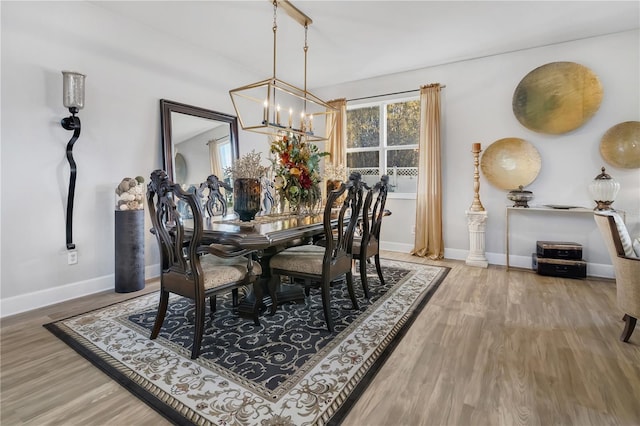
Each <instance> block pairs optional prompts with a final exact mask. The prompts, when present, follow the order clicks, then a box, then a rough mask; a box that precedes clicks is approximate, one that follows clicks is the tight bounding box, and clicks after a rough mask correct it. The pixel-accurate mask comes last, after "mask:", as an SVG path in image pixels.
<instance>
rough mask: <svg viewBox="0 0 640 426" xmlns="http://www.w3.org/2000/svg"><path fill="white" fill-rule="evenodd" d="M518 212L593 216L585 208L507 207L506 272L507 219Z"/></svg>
mask: <svg viewBox="0 0 640 426" xmlns="http://www.w3.org/2000/svg"><path fill="white" fill-rule="evenodd" d="M514 211H515V212H518V213H524V214H526V213H533V214H560V215H583V214H590V215H593V209H588V208H585V207H562V208H559V207H557V208H553V207H547V206H531V207H513V206H507V209H506V220H505V226H506V232H505V235H506V258H507V270H509V235H510V234H509V232H510V227H509V218H510V215H511V213H513V212H514ZM619 213H621V214H622V215H623V219H624V213H623V212H619ZM594 226H595V222H594Z"/></svg>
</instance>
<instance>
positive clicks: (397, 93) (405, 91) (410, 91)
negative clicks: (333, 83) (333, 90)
mask: <svg viewBox="0 0 640 426" xmlns="http://www.w3.org/2000/svg"><path fill="white" fill-rule="evenodd" d="M428 86H432V85H431V84H427V85H426V87H428ZM445 87H447V86H446V85H442V86H440V88H441V89H444V88H445ZM419 91H420V89H413V90H404V91H402V92H393V93H384V94H382V95H372V96H363V97H362V98H353V99H347V102H351V101H361V100H363V99H373V98H381V97H383V96H391V95H402V94H404V93H413V92H419Z"/></svg>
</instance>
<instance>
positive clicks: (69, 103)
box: [60, 71, 86, 250]
mask: <svg viewBox="0 0 640 426" xmlns="http://www.w3.org/2000/svg"><path fill="white" fill-rule="evenodd" d="M85 77H86V76H85V75H84V74H80V73H77V72H73V71H62V103H63V104H64V106H65V108H69V112H70V113H71V116H70V117H67V118H63V119H62V121H61V122H60V124H62V127H64V128H65V129H66V130H73V136H72V137H71V139H70V140H69V143H68V144H67V160H68V161H69V167H70V169H71V176H70V177H69V196H68V198H67V250H73V249H75V248H76V245H75V244H74V243H73V232H72V229H73V198H74V195H75V192H76V162H75V161H74V159H73V144H75V143H76V141H77V140H78V137H79V136H80V119H79V118H78V117H76V114H77V113H78V111H80V110H81V109H82V108H83V107H84V78H85Z"/></svg>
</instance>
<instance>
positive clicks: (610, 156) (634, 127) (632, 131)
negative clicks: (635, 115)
mask: <svg viewBox="0 0 640 426" xmlns="http://www.w3.org/2000/svg"><path fill="white" fill-rule="evenodd" d="M600 155H602V158H604V161H606V162H607V163H609V164H611V165H612V166H614V167H620V168H621V169H637V168H640V121H625V122H623V123H619V124H616V125H615V126H613V127H611V128H610V129H609V130H607V132H606V133H605V134H604V136H603V137H602V140H601V141H600Z"/></svg>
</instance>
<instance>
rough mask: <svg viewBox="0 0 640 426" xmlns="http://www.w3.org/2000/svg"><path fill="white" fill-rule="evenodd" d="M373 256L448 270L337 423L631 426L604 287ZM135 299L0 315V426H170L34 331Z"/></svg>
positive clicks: (627, 380) (608, 289) (634, 349)
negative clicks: (410, 325)
mask: <svg viewBox="0 0 640 426" xmlns="http://www.w3.org/2000/svg"><path fill="white" fill-rule="evenodd" d="M384 256H385V257H393V258H397V259H399V260H408V261H413V262H422V263H431V264H439V265H446V266H450V267H451V268H452V269H451V272H450V273H449V275H448V277H447V278H446V280H445V282H444V283H443V284H442V285H441V287H440V288H439V289H438V291H437V292H436V293H435V295H434V296H433V298H432V299H431V301H430V302H429V304H428V305H427V306H426V308H425V309H424V310H423V311H422V313H421V314H420V315H419V317H418V318H417V319H416V321H415V323H414V324H413V326H412V327H411V329H410V330H409V332H408V333H407V334H406V336H405V337H404V339H403V340H402V342H401V343H400V344H399V345H398V347H397V348H396V350H395V351H394V352H393V354H392V355H391V357H390V358H389V359H388V360H387V362H386V363H385V365H384V366H383V368H382V369H381V370H380V371H379V373H378V375H377V376H376V377H375V379H374V380H373V382H372V383H371V385H370V386H369V387H368V388H367V390H366V391H365V393H364V394H363V395H362V397H361V398H360V399H359V400H358V402H357V403H356V405H355V406H354V408H353V409H352V410H351V412H350V413H349V415H348V417H347V418H346V420H345V421H344V423H343V424H344V425H358V426H360V425H394V426H395V425H430V426H431V425H520V424H526V425H557V424H563V425H583V426H586V425H610V424H611V425H614V424H615V425H639V424H640V330H636V332H635V334H634V335H633V336H632V338H631V341H630V343H626V344H625V343H622V342H620V341H619V340H618V337H619V335H620V333H621V332H622V328H623V323H622V322H621V318H622V313H621V312H619V311H618V309H617V308H616V305H615V283H614V282H613V281H611V280H596V279H588V280H570V279H560V278H550V277H541V276H538V275H536V274H534V273H532V272H530V271H523V270H510V271H508V272H507V271H506V270H505V269H504V268H503V267H498V266H490V267H489V268H488V269H481V268H472V267H467V266H466V265H464V263H463V262H458V261H442V262H433V261H427V260H424V259H420V258H416V257H411V256H408V255H401V254H398V253H392V252H386V253H385V254H384ZM157 288H158V284H157V282H154V283H149V284H147V287H146V289H145V290H144V292H148V291H153V290H155V289H157ZM139 294H140V292H137V293H135V294H131V295H126V294H124V295H123V294H115V293H108V294H99V295H94V296H90V297H86V298H82V299H78V300H75V301H71V302H65V303H62V304H59V305H56V306H52V307H47V308H43V309H39V310H37V311H34V312H29V313H25V314H20V315H16V316H14V317H10V318H7V319H4V320H3V321H2V327H1V334H2V358H1V367H2V371H1V375H0V384H1V391H2V393H1V402H0V404H1V405H0V424H2V425H3V426H5V425H7V426H8V425H21V424H28V425H118V426H120V425H163V424H168V422H167V421H166V420H164V418H163V417H161V416H160V415H159V414H157V413H156V412H155V411H153V410H152V409H151V408H149V407H148V406H146V405H145V404H144V403H143V402H141V401H140V400H138V399H137V398H136V397H134V396H133V395H132V394H130V393H129V392H128V391H127V390H126V389H124V388H123V387H121V386H120V385H118V384H117V383H116V382H114V381H113V380H111V379H110V378H109V377H107V376H106V375H105V374H103V373H102V372H100V371H99V370H98V369H96V368H94V367H93V366H92V365H91V364H90V363H89V362H88V361H85V360H84V358H82V357H81V356H79V355H77V354H76V353H75V352H74V351H73V350H72V349H70V348H69V347H67V345H66V344H64V343H63V342H61V341H60V340H58V339H57V338H56V337H54V336H53V335H52V334H51V333H49V332H48V331H47V330H45V329H44V328H43V327H42V324H45V323H48V322H51V321H53V320H57V319H60V318H64V317H68V316H71V315H74V314H77V313H82V312H85V311H87V310H89V309H93V308H97V307H100V306H103V305H107V304H111V303H114V302H117V301H119V300H122V299H125V298H128V297H133V296H137V295H139Z"/></svg>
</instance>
